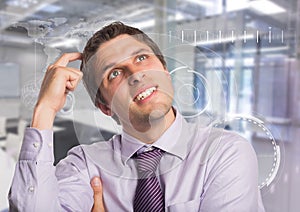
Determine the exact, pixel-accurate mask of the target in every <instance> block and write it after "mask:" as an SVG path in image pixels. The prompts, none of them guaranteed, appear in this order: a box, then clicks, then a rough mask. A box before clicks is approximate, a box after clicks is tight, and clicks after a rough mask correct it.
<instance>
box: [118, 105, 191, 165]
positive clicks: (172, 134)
mask: <svg viewBox="0 0 300 212" xmlns="http://www.w3.org/2000/svg"><path fill="white" fill-rule="evenodd" d="M174 112H175V113H176V110H175V109H174ZM186 124H187V123H186V121H185V119H184V118H183V117H182V115H181V114H179V113H178V112H177V113H176V117H175V120H174V122H173V123H172V125H171V126H170V127H169V128H168V129H167V130H166V131H165V132H164V134H162V136H161V137H160V138H159V139H158V140H157V141H155V142H154V143H153V144H152V146H153V147H157V148H159V149H161V150H163V151H165V152H166V153H169V154H172V155H175V156H177V157H179V158H180V159H181V160H183V159H184V158H185V156H186V155H187V142H185V141H181V140H183V139H182V137H183V136H182V134H183V132H184V128H185V127H184V126H185V125H186ZM145 145H146V144H145V143H143V142H141V141H140V140H138V139H136V138H134V137H132V136H131V135H129V134H127V133H126V132H124V131H123V132H122V137H121V154H122V156H123V157H122V161H123V163H127V161H128V159H130V158H131V157H132V156H133V155H134V154H135V153H136V152H137V151H138V150H139V149H141V148H142V147H144V146H145Z"/></svg>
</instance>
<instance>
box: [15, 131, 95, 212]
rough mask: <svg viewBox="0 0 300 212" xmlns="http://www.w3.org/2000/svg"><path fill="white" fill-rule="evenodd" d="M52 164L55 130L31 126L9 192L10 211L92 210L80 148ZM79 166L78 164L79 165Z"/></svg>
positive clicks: (87, 176) (90, 192) (26, 134)
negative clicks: (56, 163)
mask: <svg viewBox="0 0 300 212" xmlns="http://www.w3.org/2000/svg"><path fill="white" fill-rule="evenodd" d="M70 152H71V153H70V155H68V156H67V158H66V159H64V160H63V161H62V162H60V163H59V164H58V165H57V166H53V163H54V155H53V133H52V131H51V130H42V131H40V130H37V129H34V128H28V129H26V131H25V136H24V141H23V145H22V148H21V152H20V156H19V161H18V163H17V166H16V170H15V174H14V178H13V182H12V186H11V191H10V194H9V202H10V211H44V210H48V211H75V210H76V211H89V210H90V209H91V207H92V205H93V200H92V198H93V196H92V190H91V188H90V186H89V181H90V178H89V174H88V171H87V169H86V168H84V169H83V170H82V169H80V168H79V167H81V168H82V167H86V163H85V158H84V156H83V151H82V150H81V148H77V149H76V150H75V151H70ZM76 166H79V167H76Z"/></svg>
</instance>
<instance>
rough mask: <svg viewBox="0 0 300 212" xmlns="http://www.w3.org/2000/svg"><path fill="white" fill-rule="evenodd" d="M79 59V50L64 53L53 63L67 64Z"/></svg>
mask: <svg viewBox="0 0 300 212" xmlns="http://www.w3.org/2000/svg"><path fill="white" fill-rule="evenodd" d="M81 59H82V54H81V53H80V52H71V53H64V54H63V55H62V56H61V57H60V58H58V59H57V61H56V62H55V63H54V64H53V65H57V66H67V65H68V63H69V62H72V61H75V60H81Z"/></svg>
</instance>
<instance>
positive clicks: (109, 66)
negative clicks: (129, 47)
mask: <svg viewBox="0 0 300 212" xmlns="http://www.w3.org/2000/svg"><path fill="white" fill-rule="evenodd" d="M142 52H151V51H150V50H149V49H145V48H141V49H138V50H136V51H134V52H132V53H131V54H130V56H129V57H132V56H135V55H138V54H140V53H142ZM116 64H117V63H115V62H113V63H109V64H107V65H105V66H104V67H103V68H102V69H101V72H102V73H105V72H106V70H108V69H110V68H112V67H113V66H115V65H116Z"/></svg>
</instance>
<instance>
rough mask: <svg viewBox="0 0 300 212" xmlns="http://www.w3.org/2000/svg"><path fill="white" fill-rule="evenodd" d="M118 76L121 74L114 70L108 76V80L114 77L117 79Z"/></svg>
mask: <svg viewBox="0 0 300 212" xmlns="http://www.w3.org/2000/svg"><path fill="white" fill-rule="evenodd" d="M120 74H122V72H121V71H120V70H118V69H114V70H112V72H110V74H109V75H108V80H113V79H115V78H116V77H118V76H119V75H120Z"/></svg>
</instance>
